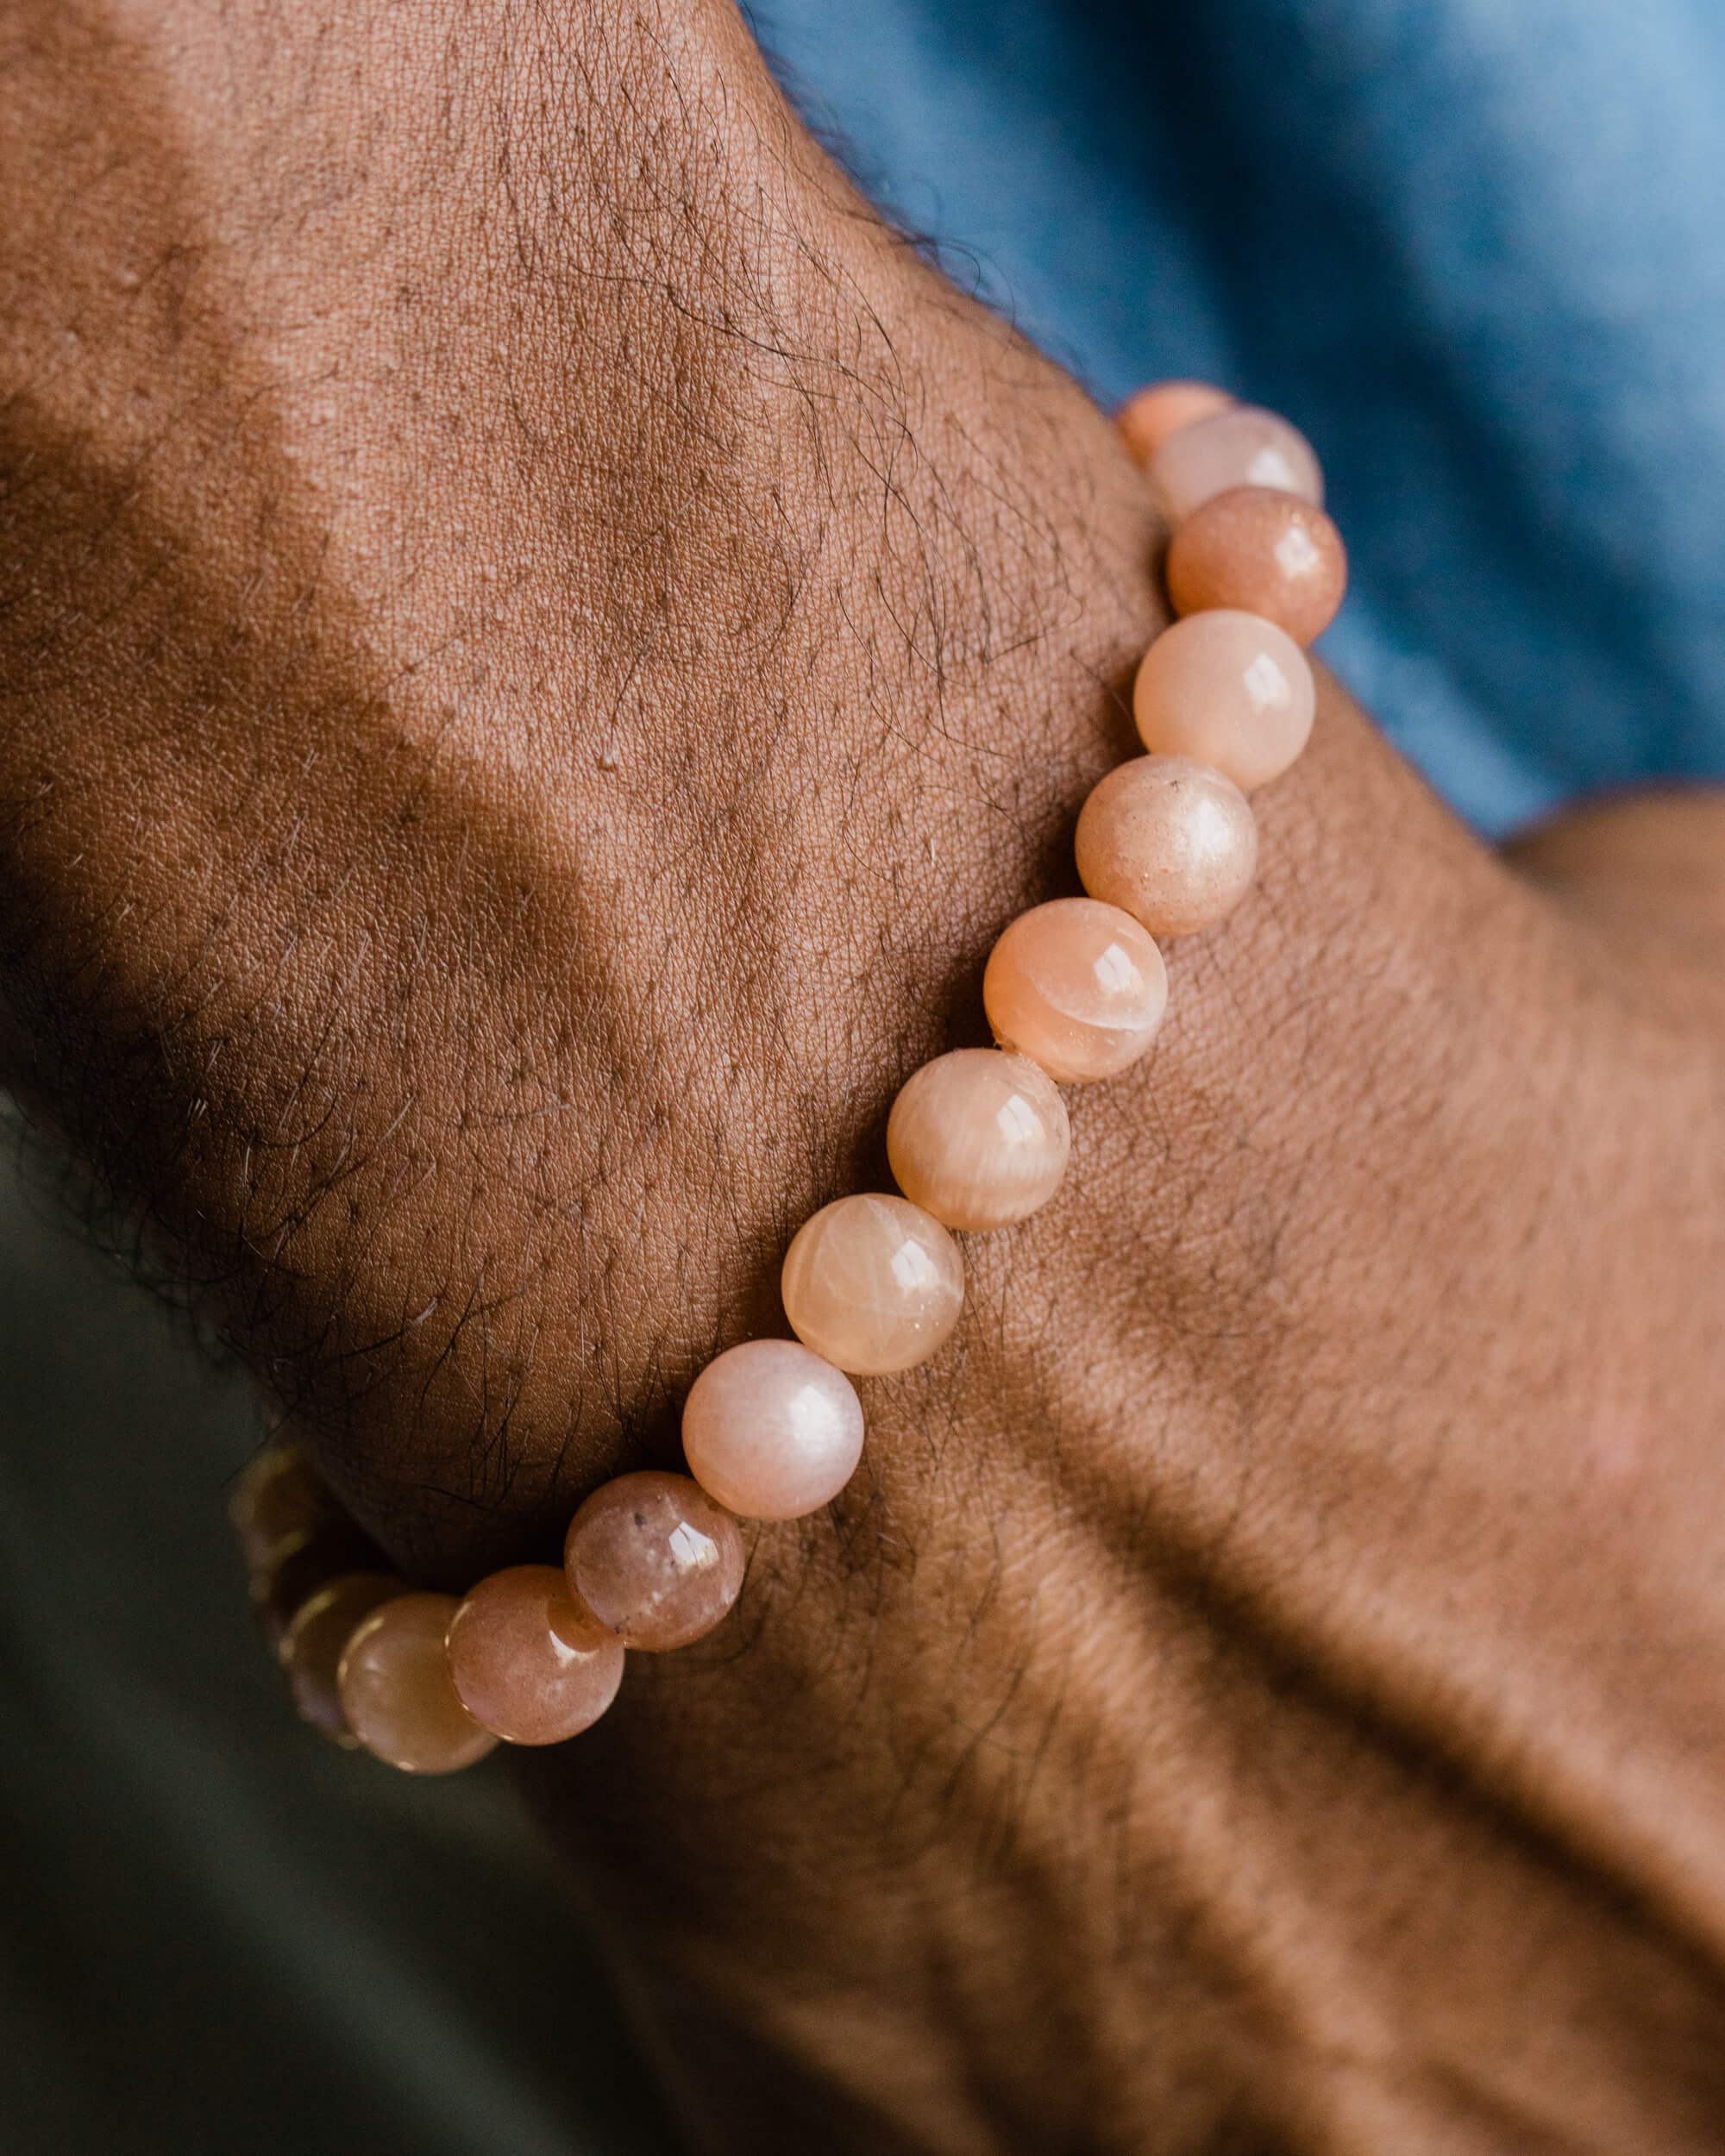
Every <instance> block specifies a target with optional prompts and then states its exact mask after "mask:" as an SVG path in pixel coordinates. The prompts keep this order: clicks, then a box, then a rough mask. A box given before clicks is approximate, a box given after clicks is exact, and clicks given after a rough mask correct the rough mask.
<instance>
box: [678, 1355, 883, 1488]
mask: <svg viewBox="0 0 1725 2156" xmlns="http://www.w3.org/2000/svg"><path fill="white" fill-rule="evenodd" d="M683 1455H684V1457H685V1458H686V1459H687V1461H688V1463H689V1472H690V1474H691V1475H693V1476H694V1478H695V1480H696V1482H699V1484H700V1486H701V1488H702V1489H704V1490H705V1491H706V1494H707V1495H708V1496H709V1497H712V1498H715V1499H717V1501H718V1502H719V1503H720V1504H721V1505H723V1506H724V1508H725V1510H726V1511H727V1512H733V1513H736V1514H738V1515H739V1516H740V1517H741V1518H743V1519H744V1520H800V1519H802V1518H803V1516H804V1515H805V1514H807V1513H812V1512H819V1509H820V1507H822V1506H823V1505H825V1504H829V1503H831V1501H832V1499H833V1498H835V1497H837V1495H838V1493H839V1491H840V1490H842V1489H844V1485H845V1484H846V1483H847V1482H849V1481H850V1478H851V1476H853V1475H854V1474H855V1473H856V1463H857V1461H858V1460H860V1459H861V1458H862V1401H860V1400H858V1398H857V1397H856V1387H855V1386H854V1385H853V1384H852V1383H851V1382H850V1379H849V1378H848V1377H847V1376H845V1375H844V1371H843V1370H838V1369H834V1368H833V1366H832V1364H831V1363H829V1362H826V1361H825V1360H824V1359H823V1358H822V1357H820V1356H819V1355H817V1354H816V1353H815V1352H814V1351H813V1349H812V1348H806V1347H805V1346H804V1345H803V1344H802V1343H801V1341H800V1340H743V1341H742V1342H740V1343H739V1344H737V1346H736V1347H734V1348H727V1349H726V1350H725V1351H724V1354H723V1355H716V1356H714V1357H713V1359H712V1362H710V1363H708V1364H707V1366H706V1369H704V1370H703V1371H702V1372H701V1374H700V1376H699V1377H698V1378H696V1380H695V1382H694V1383H693V1385H691V1386H690V1388H689V1396H688V1398H687V1401H684V1403H683Z"/></svg>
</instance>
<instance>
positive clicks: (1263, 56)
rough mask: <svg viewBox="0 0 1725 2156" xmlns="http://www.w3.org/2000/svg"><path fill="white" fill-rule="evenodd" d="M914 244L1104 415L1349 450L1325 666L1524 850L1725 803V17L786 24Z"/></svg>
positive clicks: (762, 14) (950, 0)
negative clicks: (1151, 400) (1185, 422)
mask: <svg viewBox="0 0 1725 2156" xmlns="http://www.w3.org/2000/svg"><path fill="white" fill-rule="evenodd" d="M753 19H754V22H755V26H756V31H757V34H759V35H760V37H761V39H762V43H763V45H764V46H765V47H766V48H767V50H768V53H769V56H770V57H771V58H772V59H773V60H774V62H775V66H777V67H778V69H779V71H780V72H781V79H783V80H784V81H785V82H786V84H787V87H788V88H789V89H790V91H791V92H792V95H793V97H795V98H796V99H797V100H798V102H799V103H800V104H801V105H802V106H803V108H804V110H806V112H808V113H809V114H810V116H811V117H812V119H813V121H814V122H815V124H816V125H817V126H818V127H819V128H822V129H823V130H824V131H825V132H826V133H827V134H828V135H829V136H831V137H834V138H836V139H837V141H838V143H839V145H840V146H841V147H842V149H843V151H844V154H845V155H846V156H847V157H848V159H849V160H850V162H851V164H852V166H853V169H854V170H855V171H856V172H857V175H858V177H859V178H860V179H862V183H863V185H865V186H866V187H868V188H869V191H870V192H871V193H872V194H873V195H874V196H875V198H876V199H877V200H878V201H879V202H880V203H881V206H882V207H883V208H884V209H885V210H887V211H888V213H889V214H890V215H891V216H894V217H895V218H896V219H898V220H899V221H900V222H903V223H904V224H906V225H907V226H909V227H910V228H912V229H915V230H917V231H918V232H919V233H922V234H924V235H927V236H928V237H929V238H930V239H931V241H934V242H935V243H936V245H937V246H938V248H940V250H941V251H942V252H943V254H944V259H945V260H946V262H947V264H948V266H949V267H950V269H951V270H952V272H953V273H954V274H955V275H957V276H958V277H959V278H960V279H962V280H963V281H965V282H967V283H969V284H970V285H974V286H975V288H976V289H978V290H979V291H981V292H982V294H983V295H984V296H985V297H987V298H989V299H990V300H992V301H993V302H994V304H996V305H998V306H1000V307H1002V308H1003V309H1004V310H1006V311H1007V312H1008V313H1009V314H1010V315H1011V316H1012V317H1013V318H1014V319H1015V320H1016V321H1017V322H1018V323H1019V325H1020V326H1021V327H1022V328H1023V329H1025V330H1026V333H1027V334H1028V335H1031V336H1032V337H1033V338H1034V339H1036V340H1037V341H1038V342H1039V343H1040V344H1041V345H1042V346H1043V347H1044V348H1045V349H1046V350H1048V351H1049V352H1051V354H1054V356H1055V357H1057V359H1059V360H1062V361H1063V362H1064V363H1065V364H1066V365H1068V366H1069V367H1071V368H1072V369H1073V371H1074V372H1075V373H1076V374H1077V375H1078V376H1079V377H1080V378H1081V379H1082V380H1083V381H1084V382H1085V383H1086V384H1087V385H1088V386H1089V387H1090V388H1091V389H1092V390H1093V391H1094V392H1095V394H1096V396H1097V397H1098V398H1101V400H1102V401H1103V402H1104V403H1106V404H1112V403H1113V402H1114V401H1116V400H1117V399H1119V398H1120V397H1122V396H1124V395H1125V394H1126V392H1128V391H1129V390H1131V389H1132V388H1133V387H1134V386H1136V385H1137V384H1138V383H1139V382H1141V381H1145V380H1148V379H1153V378H1155V377H1157V376H1161V375H1169V374H1197V375H1201V376H1205V377H1208V378H1211V379H1217V380H1220V381H1222V382H1225V383H1226V385H1228V386H1229V387H1231V388H1233V389H1235V390H1237V391H1239V392H1240V393H1241V394H1243V395H1245V396H1247V397H1250V398H1255V399H1258V400H1260V401H1262V402H1264V403H1266V404H1273V405H1274V406H1276V407H1277V409H1278V410H1280V411H1285V412H1287V413H1288V414H1289V417H1292V418H1293V419H1294V420H1295V422H1296V423H1298V424H1299V425H1300V426H1302V428H1304V429H1305V430H1306V432H1307V433H1308V434H1309V435H1310V436H1311V438H1312V440H1313V442H1314V444H1315V445H1316V447H1317V448H1318V451H1319V454H1320V456H1321V457H1322V459H1323V461H1324V465H1325V468H1326V472H1327V476H1328V481H1329V486H1330V495H1331V501H1332V505H1333V508H1334V510H1335V512H1336V515H1337V517H1338V520H1339V523H1340V524H1341V526H1342V529H1343V530H1344V532H1345V533H1346V537H1347V542H1348V546H1349V550H1350V553H1351V555H1352V561H1353V571H1354V575H1353V589H1352V597H1351V598H1350V599H1349V602H1348V604H1347V605H1346V608H1345V609H1344V611H1343V613H1342V615H1341V617H1340V618H1339V621H1338V622H1337V624H1336V625H1335V627H1334V628H1333V630H1332V631H1331V632H1330V635H1329V636H1328V637H1327V640H1326V642H1325V644H1324V647H1323V650H1324V655H1325V656H1326V657H1327V659H1328V660H1329V661H1331V663H1332V664H1333V665H1334V666H1335V667H1337V668H1338V670H1339V672H1341V673H1342V674H1344V675H1345V676H1346V678H1347V679H1348V680H1350V681H1351V682H1352V684H1353V685H1354V686H1355V687H1356V688H1357V689H1358V691H1359V693H1361V694H1362V695H1363V696H1364V698H1365V699H1367V700H1368V702H1370V703H1371V705H1372V707H1373V709H1374V710H1375V711H1376V713H1377V717H1378V718H1379V720H1380V721H1381V722H1382V724H1383V726H1384V727H1385V729H1386V730H1387V731H1388V732H1389V735H1390V736H1391V737H1392V738H1393V739H1394V740H1395V741H1396V743H1398V745H1399V746H1400V747H1401V748H1402V749H1404V750H1405V751H1406V752H1407V754H1408V755H1409V756H1410V757H1412V758H1413V759H1414V761H1415V762H1417V763H1418V764H1419V765H1420V766H1421V768H1423V769H1424V770H1425V771H1426V772H1427V774H1428V776H1429V777H1430V778H1431V779H1432V780H1433V783H1434V784H1435V785H1436V786H1437V787H1439V788H1440V791H1441V792H1443V793H1445V794H1446V796H1447V797H1448V799H1450V800H1451V801H1452V803H1453V804H1454V805H1455V806H1456V807H1457V808H1458V810H1459V811H1460V812H1462V813H1463V814H1464V815H1465V816H1466V817H1467V818H1469V819H1470V820H1471V822H1472V823H1473V824H1476V825H1477V827H1478V828H1480V829H1481V830H1484V831H1485V832H1487V833H1489V834H1491V835H1494V836H1495V835H1498V834H1501V833H1502V832H1504V831H1506V830H1510V829H1513V828H1514V827H1515V826H1516V825H1518V824H1523V823H1526V822H1527V821H1528V820H1530V819H1532V818H1536V817H1538V816H1540V815H1541V814H1543V813H1546V812H1549V811H1550V810H1552V809H1553V808H1555V807H1557V806H1558V805H1560V804H1562V803H1564V802H1565V801H1568V800H1571V799H1574V798H1576V797H1577V796H1578V795H1582V794H1585V793H1590V792H1594V791H1596V790H1600V789H1603V788H1609V787H1619V786H1625V785H1630V784H1634V783H1636V782H1640V781H1643V780H1655V779H1669V778H1673V777H1693V778H1700V777H1720V776H1725V699H1722V696H1721V693H1720V683H1721V680H1722V677H1725V588H1722V580H1721V576H1720V573H1719V565H1720V563H1721V561H1722V560H1725V127H1722V125H1721V122H1720V114H1721V113H1722V111H1725V10H1722V9H1718V8H1716V7H1714V6H1711V5H1709V4H1707V3H1706V0H1687V3H1685V0H1640V4H1638V5H1637V6H1636V7H1634V9H1628V8H1624V7H1622V6H1621V5H1620V4H1617V0H1570V3H1569V4H1560V3H1559V0H1517V4H1516V5H1515V7H1513V8H1507V7H1504V6H1503V5H1502V0H1403V3H1402V4H1396V0H1229V3H1228V4H1227V5H1226V6H1225V7H1192V6H1190V5H1182V6H1179V7H1176V6H1171V5H1157V4H1149V3H1147V0H1113V4H1110V3H1109V0H1101V4H1092V5H1087V6H1084V7H1079V6H1076V5H1073V4H1069V0H1015V4H1013V6H1011V7H1004V8H1003V7H1000V6H997V5H994V6H991V5H985V4H982V0H875V5H873V6H871V7H869V8H868V9H842V8H836V7H833V6H831V4H826V3H825V0H760V4H759V5H757V7H756V9H755V12H754V17H753Z"/></svg>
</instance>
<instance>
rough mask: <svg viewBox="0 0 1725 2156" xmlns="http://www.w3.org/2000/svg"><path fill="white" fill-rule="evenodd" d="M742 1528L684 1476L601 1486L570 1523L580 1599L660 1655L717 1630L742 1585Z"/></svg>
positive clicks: (650, 1475)
mask: <svg viewBox="0 0 1725 2156" xmlns="http://www.w3.org/2000/svg"><path fill="white" fill-rule="evenodd" d="M743 1554H744V1553H743V1535H742V1531H741V1530H740V1529H739V1528H738V1526H737V1522H736V1521H735V1520H733V1519H732V1518H731V1514H729V1513H728V1512H725V1511H724V1510H722V1509H721V1508H720V1507H718V1505H716V1504H715V1503H714V1502H713V1501H712V1498H711V1497H709V1496H708V1495H707V1494H706V1491H705V1490H704V1489H702V1488H701V1487H700V1485H699V1483H698V1482H691V1481H690V1479H689V1477H688V1476H687V1475H667V1474H665V1473H664V1472H662V1470H659V1469H656V1468H649V1469H647V1470H643V1472H642V1473H640V1474H638V1475H619V1476H618V1477H617V1479H616V1480H615V1481H614V1482H602V1483H601V1484H600V1485H599V1489H596V1490H595V1491H594V1492H593V1495H592V1496H591V1497H589V1498H588V1499H587V1501H586V1504H584V1505H583V1506H582V1507H581V1508H580V1511H579V1512H578V1513H577V1514H575V1516H574V1519H573V1520H571V1521H570V1522H569V1532H568V1540H567V1541H566V1542H565V1543H564V1545H563V1564H564V1569H565V1570H566V1571H567V1572H568V1577H569V1586H570V1588H571V1589H572V1590H573V1591H574V1596H575V1599H576V1600H577V1601H580V1602H584V1603H585V1604H586V1607H587V1608H589V1609H590V1610H592V1612H593V1615H594V1616H595V1617H597V1618H598V1620H599V1622H600V1624H602V1625H604V1626H605V1627H606V1628H607V1630H609V1631H610V1632H612V1633H615V1634H616V1636H617V1638H618V1639H620V1640H622V1642H623V1644H624V1646H626V1647H644V1648H646V1649H648V1650H649V1651H653V1652H658V1651H662V1650H663V1649H665V1648H668V1647H684V1646H687V1645H688V1643H689V1642H690V1640H692V1639H699V1638H700V1637H701V1635H702V1633H708V1632H711V1631H712V1628H713V1626H715V1625H716V1624H718V1621H719V1620H720V1619H721V1618H722V1617H723V1616H724V1614H725V1612H726V1611H727V1610H728V1609H729V1608H731V1604H732V1603H733V1602H734V1601H736V1600H737V1595H738V1594H739V1593H740V1592H741V1590H742V1587H743Z"/></svg>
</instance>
